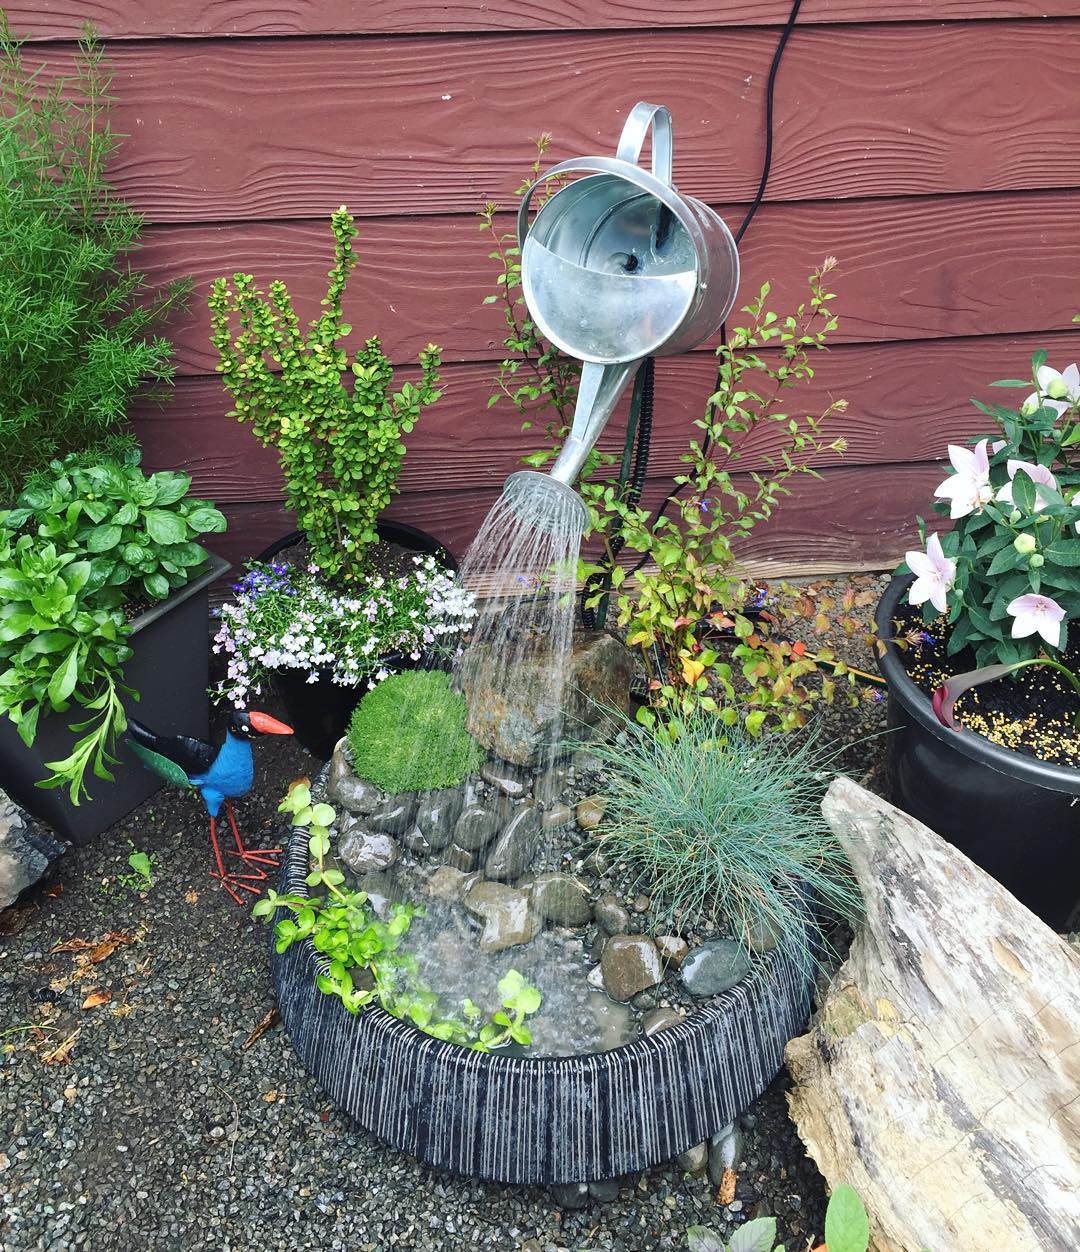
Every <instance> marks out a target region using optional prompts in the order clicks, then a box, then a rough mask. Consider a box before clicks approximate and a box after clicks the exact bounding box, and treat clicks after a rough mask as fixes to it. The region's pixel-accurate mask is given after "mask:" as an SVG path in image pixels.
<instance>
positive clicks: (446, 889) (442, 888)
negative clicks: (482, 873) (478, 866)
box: [424, 865, 479, 904]
mask: <svg viewBox="0 0 1080 1252" xmlns="http://www.w3.org/2000/svg"><path fill="white" fill-rule="evenodd" d="M477 882H479V876H478V875H476V874H469V873H466V872H465V870H462V869H455V868H454V867H453V866H452V865H440V866H439V868H438V869H437V870H436V871H435V873H434V874H432V875H431V877H430V878H429V879H428V880H427V883H426V884H425V886H424V890H425V891H426V892H427V894H428V895H429V896H433V897H434V898H435V899H436V900H446V901H448V902H449V903H451V904H454V903H456V902H457V901H458V900H460V899H462V897H463V896H465V894H466V893H467V892H469V891H471V890H472V888H473V887H475V886H476V884H477Z"/></svg>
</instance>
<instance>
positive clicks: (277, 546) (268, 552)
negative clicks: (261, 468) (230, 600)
mask: <svg viewBox="0 0 1080 1252" xmlns="http://www.w3.org/2000/svg"><path fill="white" fill-rule="evenodd" d="M375 529H376V530H377V531H378V532H379V536H380V538H384V539H386V540H388V541H390V542H392V543H401V544H402V546H403V547H404V546H406V545H408V546H410V547H413V548H415V550H416V551H417V552H421V553H423V554H424V555H426V556H434V557H436V558H437V559H438V560H439V561H441V562H442V564H443V565H445V566H446V568H447V569H448V570H450V571H451V572H452V573H453V572H456V571H457V568H458V564H457V560H456V559H455V557H454V554H453V553H452V552H451V551H450V549H449V548H448V547H447V546H446V545H445V544H444V543H442V542H441V541H440V540H438V539H436V538H435V537H434V535H429V534H428V533H427V531H426V530H420V528H419V527H417V526H410V525H409V524H408V523H407V522H396V521H393V520H392V519H389V518H387V519H385V520H380V521H378V522H376V523H375ZM305 538H307V536H306V535H305V534H304V532H303V531H302V530H291V531H289V533H288V534H287V535H282V536H281V538H280V539H275V540H274V542H273V543H272V544H270V545H269V546H268V547H266V548H264V549H263V550H262V552H260V553H259V555H258V556H257V557H256V558H255V560H256V561H272V560H273V559H274V557H276V556H277V555H278V553H279V552H284V551H285V550H286V549H287V548H292V547H295V546H296V544H298V543H300V542H301V540H303V539H305Z"/></svg>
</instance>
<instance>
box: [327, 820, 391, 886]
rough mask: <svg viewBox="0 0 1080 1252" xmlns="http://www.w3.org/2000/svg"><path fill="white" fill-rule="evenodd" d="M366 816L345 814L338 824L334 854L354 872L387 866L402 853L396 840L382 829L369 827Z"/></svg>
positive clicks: (361, 872) (368, 871) (366, 871)
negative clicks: (365, 823)
mask: <svg viewBox="0 0 1080 1252" xmlns="http://www.w3.org/2000/svg"><path fill="white" fill-rule="evenodd" d="M368 820H369V819H368V818H366V817H352V816H350V817H347V818H345V819H344V821H342V822H340V823H339V825H338V846H337V854H338V856H339V857H340V858H341V859H342V860H343V861H344V862H345V864H346V865H347V866H348V867H349V868H350V869H351V870H352V871H353V873H354V874H360V875H363V874H370V873H372V872H373V871H374V870H380V869H388V868H389V867H390V866H391V865H393V864H394V862H395V861H397V860H398V858H399V857H400V856H401V849H400V848H399V847H398V844H397V840H396V839H394V838H393V837H392V836H391V835H388V834H387V833H386V832H385V831H382V830H369V829H368V828H367V826H366V825H362V824H361V823H364V822H367V821H368Z"/></svg>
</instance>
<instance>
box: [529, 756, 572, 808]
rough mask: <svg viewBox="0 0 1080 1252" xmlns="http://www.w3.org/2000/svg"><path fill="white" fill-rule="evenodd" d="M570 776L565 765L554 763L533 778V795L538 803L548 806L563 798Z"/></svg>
mask: <svg viewBox="0 0 1080 1252" xmlns="http://www.w3.org/2000/svg"><path fill="white" fill-rule="evenodd" d="M569 776H570V775H569V770H567V768H566V766H565V765H554V766H551V767H550V768H549V769H546V770H544V771H543V772H542V773H540V774H538V775H537V776H536V778H535V779H534V780H533V797H534V799H535V800H536V803H537V804H542V805H544V806H545V807H547V806H550V805H552V804H556V803H557V802H558V801H559V800H561V799H562V794H563V792H564V791H565V790H566V786H567V783H568V782H569Z"/></svg>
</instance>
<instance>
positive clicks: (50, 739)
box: [0, 554, 229, 844]
mask: <svg viewBox="0 0 1080 1252" xmlns="http://www.w3.org/2000/svg"><path fill="white" fill-rule="evenodd" d="M228 568H229V563H228V562H227V561H224V560H222V559H221V558H220V557H217V556H214V555H213V554H211V556H210V565H209V567H208V568H207V570H206V572H205V573H203V574H200V575H199V576H198V577H197V578H195V579H194V580H193V581H192V582H190V583H188V585H187V586H186V587H181V588H180V589H179V590H178V591H175V592H174V593H173V594H172V595H171V596H170V597H169V598H168V599H167V600H164V601H163V602H162V603H161V604H157V605H155V606H154V607H153V608H151V609H147V610H146V612H145V613H142V614H140V615H139V616H138V617H137V618H136V619H135V620H134V622H133V623H132V626H131V635H130V638H129V640H128V642H129V644H130V646H131V649H132V656H131V659H130V660H129V661H128V662H127V663H126V664H125V666H124V683H125V685H126V686H129V687H131V688H132V689H133V690H135V691H137V692H138V693H139V697H140V698H139V699H138V700H125V702H124V707H125V708H126V709H127V711H128V713H129V714H132V715H133V716H136V717H138V719H139V721H141V722H145V723H146V724H147V725H148V726H151V727H152V728H153V729H154V730H156V731H159V732H161V733H163V734H166V735H176V734H183V735H195V736H197V737H198V738H200V739H205V738H206V737H207V735H208V733H209V724H210V704H209V698H208V696H207V690H206V689H207V686H208V684H209V680H210V676H209V664H210V649H209V640H208V619H209V591H208V589H209V586H210V584H211V583H212V582H214V581H215V580H216V579H218V578H220V577H221V575H222V574H224V573H225V572H226V570H228ZM84 717H85V713H84V712H83V710H82V709H81V708H80V707H77V706H74V705H73V706H72V708H71V709H70V710H69V711H68V712H67V713H54V714H52V715H50V716H48V717H42V718H41V720H40V721H39V723H38V730H37V736H36V738H35V739H34V742H33V745H32V746H31V747H29V748H28V747H26V745H25V744H24V743H23V741H22V740H21V739H20V738H19V735H18V732H17V731H16V729H15V725H14V723H13V722H11V721H10V720H9V719H8V718H6V717H3V718H0V787H2V788H3V790H5V791H6V792H7V793H8V795H10V796H11V798H12V799H13V800H15V801H16V803H18V804H21V805H22V807H23V808H24V809H26V810H27V811H28V812H30V813H32V814H33V815H34V816H35V817H37V818H39V819H40V820H41V821H43V822H44V823H46V825H48V826H51V827H52V828H53V830H55V831H57V832H58V833H59V834H60V835H61V836H62V837H63V838H65V839H69V840H71V842H72V843H77V844H81V843H87V842H88V841H89V840H90V839H92V838H94V836H95V835H99V834H100V833H101V832H102V831H103V830H106V829H107V828H108V827H109V826H111V825H112V824H113V823H114V822H118V821H119V820H120V818H122V817H125V816H126V815H127V814H128V813H130V812H131V810H132V809H134V808H136V807H137V806H138V805H140V804H142V802H143V801H144V800H146V799H147V798H148V797H149V796H152V795H153V794H154V792H155V791H157V790H158V788H159V787H160V786H161V785H162V781H161V779H160V778H159V777H157V775H156V774H152V773H151V772H150V771H149V770H148V769H145V768H144V767H143V766H142V765H141V764H140V763H139V761H138V760H137V759H136V757H135V756H134V754H133V753H132V752H131V750H130V749H129V748H128V747H127V745H126V744H124V743H122V742H121V743H119V744H118V745H117V749H118V750H117V753H116V755H117V756H118V757H119V761H118V763H117V764H116V765H113V766H110V769H111V770H112V773H113V774H114V775H115V777H116V781H115V782H111V783H110V782H106V781H105V780H104V779H102V778H95V777H93V776H92V775H91V774H90V773H89V772H88V773H87V785H88V789H89V793H90V794H89V796H88V797H85V798H83V799H82V800H81V801H80V802H79V804H78V805H73V804H72V803H71V802H70V800H69V799H68V793H67V788H65V787H56V788H52V789H50V790H45V789H43V788H41V787H37V786H35V785H34V784H35V783H36V782H38V781H39V780H40V779H42V778H45V777H47V776H48V773H49V771H48V769H46V767H45V762H46V761H55V760H59V759H61V758H63V757H65V756H67V755H68V754H69V753H70V751H71V747H72V744H73V743H74V741H75V735H73V734H72V732H71V731H70V730H69V729H68V725H69V723H71V722H77V721H80V720H82V719H83V718H84Z"/></svg>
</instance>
